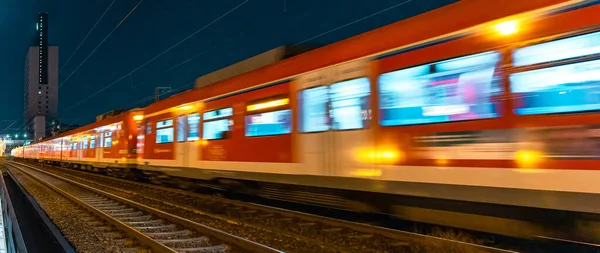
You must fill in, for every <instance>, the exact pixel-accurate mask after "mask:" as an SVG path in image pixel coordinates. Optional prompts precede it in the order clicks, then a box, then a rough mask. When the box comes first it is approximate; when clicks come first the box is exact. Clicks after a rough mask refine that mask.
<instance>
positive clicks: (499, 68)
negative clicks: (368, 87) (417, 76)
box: [375, 48, 510, 127]
mask: <svg viewBox="0 0 600 253" xmlns="http://www.w3.org/2000/svg"><path fill="white" fill-rule="evenodd" d="M486 53H496V54H497V56H498V61H497V62H496V65H495V66H496V67H495V69H494V72H497V73H498V74H497V76H498V78H499V79H498V80H497V83H498V85H497V86H498V88H500V91H499V92H497V93H496V94H494V95H493V96H490V100H491V101H495V102H494V105H495V107H497V108H503V107H504V104H503V102H502V101H499V100H497V98H499V97H502V96H505V95H507V94H510V90H509V89H507V88H506V87H505V85H504V83H505V82H508V81H509V80H508V75H507V73H506V72H507V71H505V70H504V69H503V67H502V66H503V58H504V57H505V55H506V54H507V53H506V52H504V51H503V50H502V49H500V48H493V49H487V50H479V51H475V52H472V53H468V54H460V55H456V56H453V57H445V58H443V59H439V60H433V61H427V62H422V63H417V64H411V65H409V66H405V67H400V68H395V69H393V70H389V71H386V72H383V73H379V74H378V76H377V81H376V83H375V85H376V87H375V88H376V92H377V100H378V101H377V106H376V109H377V110H378V112H379V117H378V120H377V124H378V125H379V126H380V127H415V126H422V125H440V124H455V123H466V122H477V121H482V120H496V119H500V118H502V117H504V116H506V112H502V111H501V110H500V111H498V112H497V115H496V116H495V117H487V118H478V119H465V120H452V121H440V122H425V123H411V124H389V125H384V124H382V121H383V116H382V113H381V110H382V106H381V97H382V96H381V92H382V89H381V78H382V76H384V75H385V74H389V73H393V72H397V71H402V70H408V69H412V68H416V67H425V66H429V68H431V66H432V65H433V64H438V63H443V62H448V61H450V60H453V59H460V58H466V57H469V56H476V55H483V54H486ZM509 73H510V72H509ZM493 76H494V75H492V78H494V77H493Z"/></svg>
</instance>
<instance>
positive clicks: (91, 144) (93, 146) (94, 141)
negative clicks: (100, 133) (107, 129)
mask: <svg viewBox="0 0 600 253" xmlns="http://www.w3.org/2000/svg"><path fill="white" fill-rule="evenodd" d="M90 148H96V140H94V139H92V140H90Z"/></svg>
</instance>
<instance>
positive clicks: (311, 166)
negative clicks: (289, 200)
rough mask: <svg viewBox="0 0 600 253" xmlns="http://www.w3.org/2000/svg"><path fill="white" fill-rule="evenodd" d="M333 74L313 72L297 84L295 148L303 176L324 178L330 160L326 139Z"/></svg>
mask: <svg viewBox="0 0 600 253" xmlns="http://www.w3.org/2000/svg"><path fill="white" fill-rule="evenodd" d="M332 74H333V72H331V71H328V70H319V71H314V72H311V73H309V74H306V75H303V76H301V77H299V78H298V79H297V80H296V85H295V87H296V94H295V96H296V97H297V99H298V105H297V112H298V114H297V115H298V121H297V122H298V132H299V133H298V138H297V139H296V140H297V147H298V155H299V159H300V161H301V162H302V163H303V167H304V171H303V172H304V174H311V175H327V174H329V168H330V167H331V166H330V163H331V158H330V157H329V156H328V155H329V152H328V150H330V149H331V147H329V146H328V145H329V144H330V143H329V141H328V139H329V137H330V136H329V135H330V133H329V116H328V114H329V113H328V107H329V94H328V91H329V86H328V85H329V83H330V79H331V78H332ZM292 96H294V95H292Z"/></svg>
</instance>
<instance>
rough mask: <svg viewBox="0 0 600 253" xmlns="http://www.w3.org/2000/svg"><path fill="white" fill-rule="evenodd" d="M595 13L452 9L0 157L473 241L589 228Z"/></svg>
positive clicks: (597, 73)
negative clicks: (574, 219) (344, 214)
mask: <svg viewBox="0 0 600 253" xmlns="http://www.w3.org/2000/svg"><path fill="white" fill-rule="evenodd" d="M597 3H598V1H566V0H545V1H541V0H539V1H538V0H528V1H515V0H505V1H502V3H491V2H489V1H482V0H463V1H458V2H456V3H452V4H449V5H447V6H444V7H441V8H439V9H436V10H433V11H430V12H427V13H424V14H420V15H417V16H415V17H412V18H408V19H406V20H402V21H399V22H397V23H394V24H391V25H388V26H385V27H382V28H378V29H376V30H373V31H370V32H367V33H364V34H361V35H358V36H356V37H352V38H350V39H347V40H343V41H341V42H337V43H334V44H332V45H328V46H325V47H321V48H318V49H315V50H312V51H309V52H307V53H303V54H301V55H298V56H294V57H292V58H289V59H286V60H283V61H281V62H279V63H276V64H272V65H269V66H265V67H262V68H259V69H257V70H253V71H250V72H247V73H243V74H240V75H237V76H235V77H232V78H229V79H226V80H223V81H220V82H217V83H214V84H211V85H208V86H204V87H199V88H195V89H192V90H189V91H185V92H182V93H180V94H176V95H174V96H171V97H169V98H166V99H164V100H161V101H158V102H155V103H152V104H150V105H148V106H147V107H145V108H139V109H134V110H130V111H127V112H124V113H122V114H119V115H117V116H114V117H109V118H107V119H104V120H101V121H98V122H95V123H93V124H91V125H87V126H84V127H81V128H78V129H75V130H71V131H68V132H65V133H62V134H59V135H57V136H53V137H49V138H46V139H43V140H41V141H37V142H34V143H32V144H30V145H28V146H25V147H19V148H15V149H13V150H12V151H11V154H12V156H13V157H16V158H21V159H27V160H34V161H39V162H46V163H55V164H60V165H62V166H65V167H71V168H78V169H84V170H93V171H100V172H106V173H108V174H110V175H114V176H118V177H134V176H136V177H143V178H146V179H147V180H149V181H151V182H153V183H156V184H164V185H172V186H178V187H182V188H185V189H188V188H194V187H198V186H202V187H213V188H215V189H216V188H218V189H224V190H227V191H235V192H242V193H245V194H253V195H256V196H261V197H264V198H270V199H281V200H286V201H293V202H299V203H305V204H314V205H324V206H328V207H334V208H341V209H350V210H359V211H368V212H378V213H388V214H394V215H396V216H399V217H403V218H406V219H411V220H416V221H424V222H430V223H437V224H443V225H450V226H456V227H464V228H469V229H474V230H480V231H490V232H492V231H493V232H498V230H497V227H494V229H491V228H490V227H489V225H486V224H490V223H495V224H508V223H507V222H509V221H512V222H521V223H522V222H529V221H531V220H532V219H533V220H535V219H542V217H540V215H538V214H539V212H540V210H546V211H548V212H550V213H553V214H556V215H554V216H553V217H557V216H560V217H563V218H564V217H566V216H565V215H564V214H572V213H578V214H589V215H592V216H594V217H597V215H598V214H600V204H599V203H598V201H595V200H597V199H598V198H599V197H600V195H599V194H600V184H598V183H597V182H596V181H597V178H598V177H599V176H600V172H598V169H599V168H600V117H599V114H598V110H599V109H600V86H598V87H597V86H596V85H600V15H597V14H598V13H600V5H598V4H597ZM582 17H585V18H582ZM442 217H443V218H442ZM449 217H450V218H449ZM552 219H554V218H552ZM475 220H481V221H482V222H474V221H475ZM521 223H519V224H521ZM511 224H513V223H511ZM514 224H516V223H514ZM505 227H508V226H505ZM506 229H507V230H510V228H506ZM514 230H515V229H513V231H510V233H513V234H514V233H527V234H528V235H530V234H534V233H538V232H540V231H543V229H542V228H541V227H536V226H534V228H531V229H529V230H520V231H514ZM506 233H509V232H506Z"/></svg>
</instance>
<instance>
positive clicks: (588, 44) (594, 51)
mask: <svg viewBox="0 0 600 253" xmlns="http://www.w3.org/2000/svg"><path fill="white" fill-rule="evenodd" d="M599 54H600V32H595V33H590V34H585V35H580V36H575V37H571V38H566V39H559V40H555V41H551V42H546V43H541V44H537V45H533V46H528V47H524V48H519V49H517V50H515V51H514V52H513V66H515V67H520V66H527V65H534V64H539V63H545V62H555V61H560V60H567V59H573V58H578V57H582V56H590V55H599Z"/></svg>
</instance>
